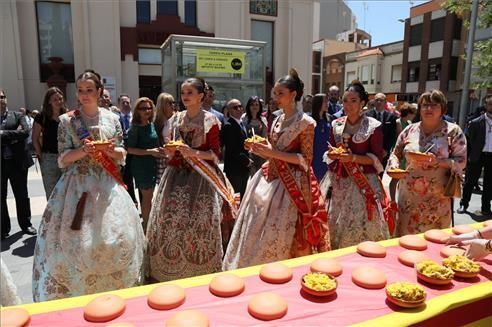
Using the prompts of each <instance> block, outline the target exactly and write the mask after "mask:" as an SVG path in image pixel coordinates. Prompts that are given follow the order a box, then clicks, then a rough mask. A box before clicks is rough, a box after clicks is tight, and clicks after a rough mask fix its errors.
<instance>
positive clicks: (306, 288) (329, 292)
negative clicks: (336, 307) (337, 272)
mask: <svg viewBox="0 0 492 327" xmlns="http://www.w3.org/2000/svg"><path fill="white" fill-rule="evenodd" d="M318 274H323V275H326V276H328V277H329V278H330V279H333V280H335V287H334V288H332V289H330V290H326V291H317V290H315V289H312V288H310V287H309V286H307V285H306V283H304V277H305V276H306V275H307V274H304V275H302V277H301V287H302V289H303V291H304V292H306V293H308V294H311V295H314V296H318V297H324V296H330V295H332V294H334V293H335V292H336V291H337V287H338V282H337V280H336V278H335V277H333V276H332V275H329V274H326V273H322V272H318Z"/></svg>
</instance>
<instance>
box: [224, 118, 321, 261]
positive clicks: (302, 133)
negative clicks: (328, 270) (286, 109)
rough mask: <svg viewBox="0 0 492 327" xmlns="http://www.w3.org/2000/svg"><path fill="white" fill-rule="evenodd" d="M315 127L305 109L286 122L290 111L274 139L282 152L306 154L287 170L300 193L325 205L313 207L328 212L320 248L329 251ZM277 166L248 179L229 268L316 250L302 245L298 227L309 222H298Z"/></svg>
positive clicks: (228, 254) (274, 130) (228, 257)
mask: <svg viewBox="0 0 492 327" xmlns="http://www.w3.org/2000/svg"><path fill="white" fill-rule="evenodd" d="M315 125H316V123H315V121H314V120H313V119H312V118H311V117H308V116H307V115H305V114H303V113H302V112H298V113H296V114H295V115H294V116H293V117H291V118H290V119H289V120H285V115H284V114H282V115H281V116H280V117H279V118H277V120H276V122H274V124H273V126H272V131H271V134H270V142H271V144H272V146H273V147H274V148H276V149H278V150H280V151H284V152H290V153H298V154H299V155H301V156H302V158H303V161H304V162H303V165H301V166H299V165H294V164H287V165H286V166H287V168H286V169H289V171H290V172H291V173H292V176H293V178H294V180H295V182H296V184H297V186H298V187H299V188H300V190H301V193H302V194H300V195H298V196H302V195H304V196H305V198H306V200H308V201H309V205H311V206H312V207H313V208H318V205H319V206H320V207H319V209H313V211H314V210H316V211H315V213H316V214H318V211H319V212H323V213H324V214H325V216H324V217H325V222H324V223H323V225H322V226H321V227H322V230H321V232H322V236H321V241H320V244H319V246H318V249H317V250H319V251H326V250H329V249H330V241H329V233H328V232H327V226H326V212H325V210H324V208H323V207H324V202H323V199H322V197H320V194H319V189H318V183H317V182H316V178H315V177H314V174H313V171H312V168H311V166H310V164H311V159H312V156H313V137H314V127H315ZM276 167H278V166H276V165H275V164H273V163H272V160H271V159H270V160H268V161H267V163H266V164H264V165H263V167H262V169H260V170H259V171H257V172H256V174H255V175H254V176H253V177H252V179H251V180H250V182H249V183H248V186H247V188H246V192H245V196H244V199H243V200H242V201H241V206H240V208H239V213H238V218H237V220H236V223H235V225H234V229H233V231H232V236H231V240H230V242H229V246H228V248H227V252H226V255H225V257H224V263H223V266H222V268H223V270H231V269H237V268H242V267H248V266H252V265H257V264H263V263H268V262H273V261H278V260H284V259H289V258H293V257H297V256H302V255H307V254H311V253H313V251H312V248H311V247H308V248H306V247H304V248H303V249H299V247H298V245H299V244H298V242H297V241H296V239H295V235H296V231H299V229H300V231H301V233H302V232H303V231H304V230H303V227H304V226H300V225H299V224H298V222H299V219H298V218H299V215H298V212H299V210H298V208H297V206H296V205H295V204H294V202H293V201H292V200H291V198H290V197H289V194H288V191H287V189H286V187H285V186H284V184H283V182H282V181H281V180H280V178H279V173H278V170H277V168H276ZM308 181H309V182H308ZM312 183H314V186H313V187H312V186H311V185H312ZM313 203H315V204H313ZM315 225H316V223H315Z"/></svg>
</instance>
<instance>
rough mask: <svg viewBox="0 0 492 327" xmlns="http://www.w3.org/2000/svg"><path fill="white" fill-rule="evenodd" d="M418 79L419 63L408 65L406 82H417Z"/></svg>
mask: <svg viewBox="0 0 492 327" xmlns="http://www.w3.org/2000/svg"><path fill="white" fill-rule="evenodd" d="M419 77H420V61H414V62H409V63H408V82H418V81H419Z"/></svg>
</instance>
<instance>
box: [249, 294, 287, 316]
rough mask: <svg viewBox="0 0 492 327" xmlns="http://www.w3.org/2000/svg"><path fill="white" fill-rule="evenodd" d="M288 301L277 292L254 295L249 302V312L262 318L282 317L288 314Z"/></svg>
mask: <svg viewBox="0 0 492 327" xmlns="http://www.w3.org/2000/svg"><path fill="white" fill-rule="evenodd" d="M287 309H288V307H287V301H286V300H285V299H284V298H283V297H281V296H280V295H277V294H275V293H260V294H257V295H254V296H253V297H252V298H251V299H250V300H249V302H248V312H249V314H250V315H252V316H253V317H255V318H257V319H260V320H275V319H280V318H282V317H283V316H285V315H286V314H287Z"/></svg>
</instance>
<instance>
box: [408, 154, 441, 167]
mask: <svg viewBox="0 0 492 327" xmlns="http://www.w3.org/2000/svg"><path fill="white" fill-rule="evenodd" d="M427 156H428V157H429V159H428V160H427V161H414V164H416V165H418V166H420V167H421V168H422V169H423V170H429V169H435V168H437V167H438V166H439V159H437V157H436V155H435V154H434V153H427Z"/></svg>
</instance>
